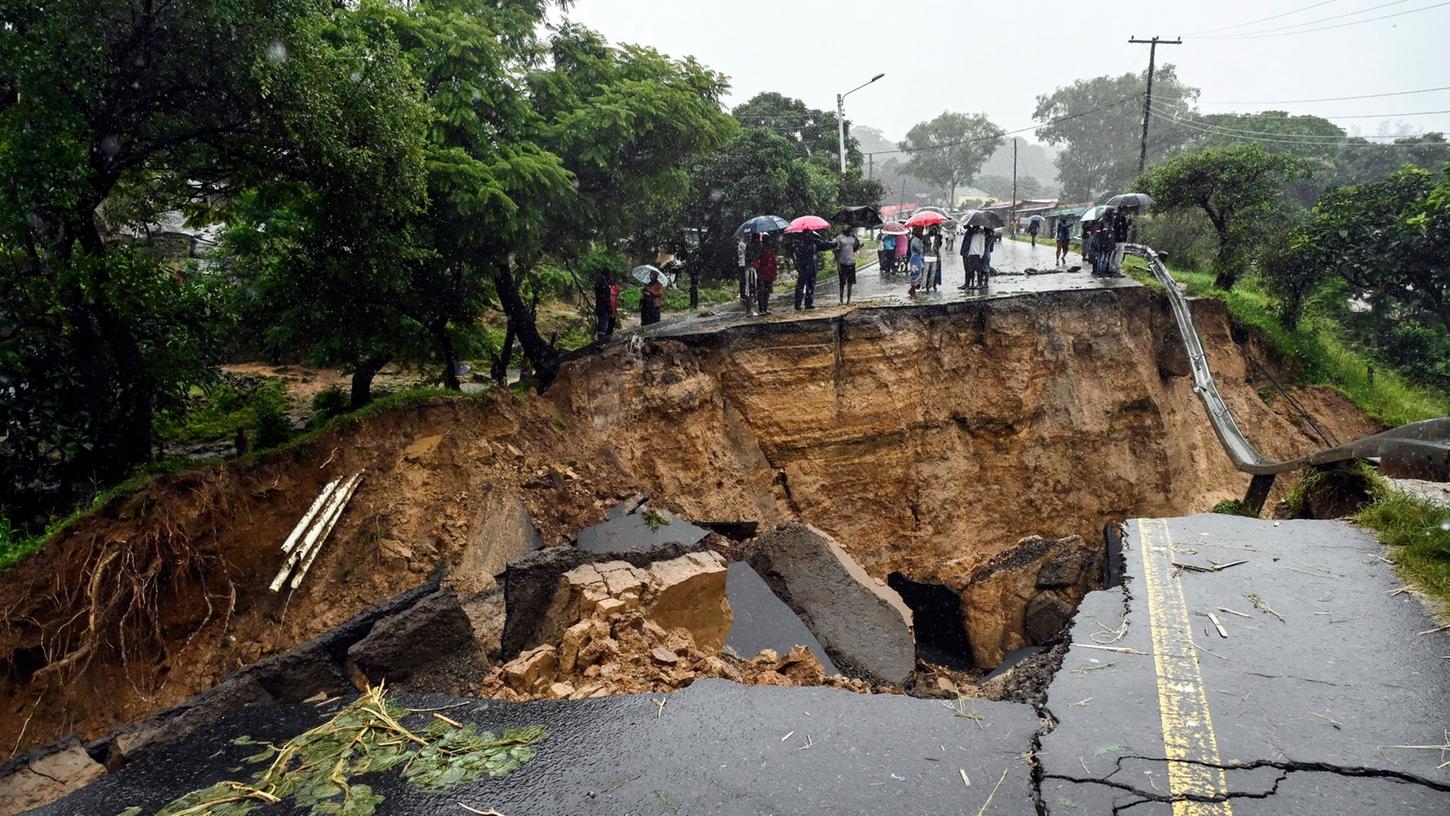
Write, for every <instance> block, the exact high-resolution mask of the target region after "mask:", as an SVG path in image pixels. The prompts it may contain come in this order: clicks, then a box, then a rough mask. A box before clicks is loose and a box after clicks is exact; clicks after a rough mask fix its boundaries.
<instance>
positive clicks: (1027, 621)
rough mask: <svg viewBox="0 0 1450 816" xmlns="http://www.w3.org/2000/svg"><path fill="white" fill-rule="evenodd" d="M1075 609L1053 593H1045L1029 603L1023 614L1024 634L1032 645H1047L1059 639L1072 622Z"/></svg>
mask: <svg viewBox="0 0 1450 816" xmlns="http://www.w3.org/2000/svg"><path fill="white" fill-rule="evenodd" d="M1072 613H1073V608H1072V607H1071V606H1069V605H1068V604H1067V603H1066V602H1065V601H1063V600H1062V599H1061V598H1059V597H1057V596H1056V595H1054V594H1053V593H1051V592H1044V593H1042V594H1041V595H1038V596H1037V597H1035V598H1033V599H1032V600H1031V601H1028V603H1027V609H1026V610H1024V612H1023V619H1022V633H1023V635H1025V636H1026V637H1027V642H1028V643H1031V644H1039V643H1046V642H1047V641H1049V640H1052V639H1053V638H1054V637H1057V634H1058V633H1059V632H1061V631H1062V628H1063V627H1064V626H1066V625H1067V622H1068V621H1070V620H1072Z"/></svg>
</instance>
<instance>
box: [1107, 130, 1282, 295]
mask: <svg viewBox="0 0 1450 816" xmlns="http://www.w3.org/2000/svg"><path fill="white" fill-rule="evenodd" d="M1308 173H1309V164H1308V163H1307V162H1306V161H1305V160H1303V159H1300V158H1297V157H1295V156H1290V155H1288V154H1283V153H1270V152H1268V151H1266V150H1264V149H1263V148H1262V147H1260V146H1259V145H1257V144H1248V145H1243V144H1237V145H1232V146H1229V147H1222V148H1219V147H1210V148H1205V149H1203V150H1197V151H1194V152H1191V153H1183V154H1180V155H1178V156H1175V157H1174V158H1172V159H1170V160H1168V161H1167V162H1165V163H1163V164H1160V165H1158V166H1156V167H1153V168H1150V169H1149V170H1148V171H1147V172H1146V173H1144V174H1143V176H1142V177H1141V178H1140V179H1138V181H1137V183H1136V186H1137V187H1138V188H1139V189H1140V190H1141V191H1143V192H1146V193H1148V194H1149V195H1151V196H1152V197H1153V199H1154V201H1155V202H1156V203H1155V207H1156V209H1158V210H1160V211H1165V212H1175V211H1183V210H1193V209H1197V210H1200V211H1202V212H1203V214H1204V215H1205V216H1206V217H1207V218H1208V221H1209V223H1210V224H1211V225H1212V226H1213V229H1214V232H1215V233H1216V234H1217V236H1218V251H1217V253H1216V254H1215V257H1214V262H1213V269H1214V272H1215V275H1216V283H1217V285H1218V286H1219V288H1222V289H1230V288H1232V287H1233V285H1234V282H1235V281H1236V280H1238V277H1239V275H1240V274H1241V271H1242V270H1243V268H1244V267H1245V266H1246V265H1247V259H1248V257H1249V256H1250V254H1251V252H1252V250H1253V249H1254V248H1255V247H1256V246H1257V245H1258V243H1259V242H1260V241H1261V240H1262V239H1263V236H1264V235H1265V233H1266V231H1267V229H1268V228H1269V225H1270V224H1272V223H1275V222H1282V221H1283V220H1284V217H1285V211H1286V210H1287V209H1288V207H1289V202H1288V201H1287V199H1286V198H1285V195H1284V189H1285V185H1286V184H1287V183H1288V182H1290V181H1291V180H1294V179H1297V178H1302V177H1304V176H1306V175H1308Z"/></svg>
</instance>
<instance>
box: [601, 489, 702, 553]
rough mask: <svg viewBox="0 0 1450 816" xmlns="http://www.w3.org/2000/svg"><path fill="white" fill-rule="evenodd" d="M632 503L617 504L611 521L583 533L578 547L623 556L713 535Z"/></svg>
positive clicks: (610, 514)
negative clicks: (633, 505) (632, 506)
mask: <svg viewBox="0 0 1450 816" xmlns="http://www.w3.org/2000/svg"><path fill="white" fill-rule="evenodd" d="M629 505H630V503H628V502H626V503H624V504H617V505H615V506H614V507H611V508H610V509H609V511H608V518H607V519H606V520H605V521H603V522H601V523H599V524H596V525H594V526H593V527H586V528H584V529H583V530H580V531H579V535H578V538H577V539H576V540H575V544H577V545H578V547H579V549H581V550H584V551H586V552H591V553H596V554H601V555H620V554H625V553H636V552H646V551H650V550H654V549H656V548H659V547H662V546H664V545H666V544H681V545H684V546H686V547H691V546H694V545H695V544H698V543H700V542H701V541H703V540H704V539H705V537H706V536H708V535H709V534H710V531H709V530H706V529H704V528H702V527H696V526H695V525H693V524H691V523H689V522H688V521H684V520H682V519H680V518H678V517H676V516H675V515H674V514H673V513H671V512H670V511H668V510H659V509H655V508H651V507H650V506H649V505H647V504H645V505H639V506H637V507H634V508H630V506H629Z"/></svg>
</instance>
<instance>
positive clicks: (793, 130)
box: [731, 92, 864, 173]
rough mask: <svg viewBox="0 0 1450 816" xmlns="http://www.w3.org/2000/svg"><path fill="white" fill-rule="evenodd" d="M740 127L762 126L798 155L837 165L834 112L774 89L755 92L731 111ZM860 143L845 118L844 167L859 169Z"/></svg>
mask: <svg viewBox="0 0 1450 816" xmlns="http://www.w3.org/2000/svg"><path fill="white" fill-rule="evenodd" d="M731 113H732V115H733V116H734V117H735V119H736V121H738V122H739V123H740V124H741V126H742V127H756V128H764V129H766V130H768V131H770V132H771V133H774V134H775V135H777V136H779V137H781V138H782V139H785V140H786V141H788V142H792V143H794V144H795V145H796V146H797V148H796V149H797V150H798V151H799V155H800V156H801V158H814V157H822V158H824V159H827V160H829V162H830V163H831V166H834V167H836V168H837V169H839V168H840V152H841V144H840V134H839V133H837V129H836V114H835V113H833V112H831V111H824V110H818V109H816V108H812V107H809V106H808V105H806V103H804V102H802V101H801V100H799V99H792V98H790V97H788V96H784V95H782V94H778V93H775V92H767V93H760V94H756V95H755V96H753V97H751V98H750V100H749V101H748V102H745V103H744V104H742V105H739V106H737V107H736V108H735V110H734V111H732V112H731ZM863 158H864V157H863V155H862V153H861V144H860V142H859V141H857V139H856V137H855V136H853V135H851V123H850V121H847V122H846V168H847V169H848V170H855V171H856V172H858V173H859V172H860V171H861V163H862V160H863Z"/></svg>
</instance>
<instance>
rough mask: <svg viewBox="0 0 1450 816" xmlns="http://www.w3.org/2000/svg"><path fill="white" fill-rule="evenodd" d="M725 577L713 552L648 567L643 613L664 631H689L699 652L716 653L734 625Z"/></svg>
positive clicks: (722, 567) (721, 566)
mask: <svg viewBox="0 0 1450 816" xmlns="http://www.w3.org/2000/svg"><path fill="white" fill-rule="evenodd" d="M725 578H726V568H725V559H723V558H721V557H720V556H719V555H717V554H716V553H713V552H711V553H689V554H688V555H684V556H681V557H679V558H675V559H671V560H669V561H661V562H657V563H655V564H651V565H650V568H649V579H650V593H651V594H650V600H649V602H648V606H647V607H646V608H645V614H646V615H647V616H648V617H649V619H650V620H653V621H655V622H656V623H658V624H659V625H660V626H662V627H664V628H665V629H676V628H682V629H687V630H689V632H690V636H691V637H692V638H693V639H694V641H695V645H696V646H698V647H699V648H700V650H701V651H703V652H707V653H710V654H717V653H719V651H720V649H721V647H723V646H724V645H725V636H726V635H728V634H730V627H731V625H732V624H733V623H734V618H733V616H732V614H731V611H730V601H729V600H727V598H726V594H725Z"/></svg>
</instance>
